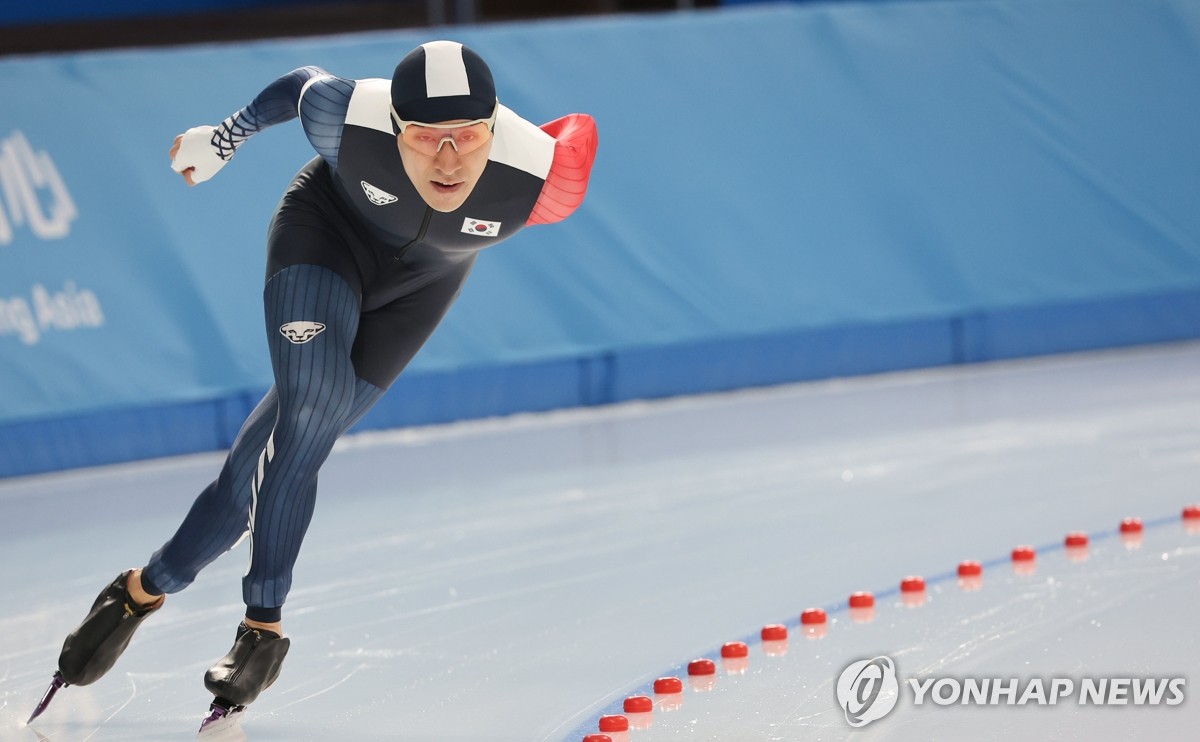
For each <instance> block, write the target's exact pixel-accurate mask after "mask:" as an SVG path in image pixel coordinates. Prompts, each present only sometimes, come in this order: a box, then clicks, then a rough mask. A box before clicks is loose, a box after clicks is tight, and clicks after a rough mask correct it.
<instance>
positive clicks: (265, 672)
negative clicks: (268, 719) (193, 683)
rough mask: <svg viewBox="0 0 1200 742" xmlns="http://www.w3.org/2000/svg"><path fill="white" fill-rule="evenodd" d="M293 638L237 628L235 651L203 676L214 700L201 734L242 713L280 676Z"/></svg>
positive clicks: (232, 650)
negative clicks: (227, 718)
mask: <svg viewBox="0 0 1200 742" xmlns="http://www.w3.org/2000/svg"><path fill="white" fill-rule="evenodd" d="M291 645H292V641H291V639H284V638H282V637H280V636H279V634H276V633H275V632H273V631H267V630H266V629H252V628H250V627H249V626H247V625H246V624H244V623H242V624H240V625H239V626H238V628H237V638H236V639H235V640H234V642H233V649H230V650H229V653H228V654H226V655H225V656H224V657H222V658H221V660H220V661H219V662H217V664H215V665H213V666H212V668H210V669H209V671H208V672H206V673H205V674H204V687H206V688H208V690H209V692H211V693H212V694H213V696H214V697H215V698H214V699H213V702H212V705H210V706H209V707H208V716H207V717H206V718H205V719H204V721H203V722H201V724H200V731H201V732H203V731H205V729H208V728H210V727H212V726H213V725H215V724H217V723H218V722H220V721H221V720H222V719H225V718H226V717H232V716H234V715H238V714H240V712H242V711H243V710H244V709H245V708H246V706H249V705H250V704H251V703H253V702H254V699H256V698H258V696H259V694H260V693H262V692H263V691H264V690H266V689H267V688H269V687H270V686H271V684H272V683H274V682H275V679H276V678H278V677H279V670H280V668H281V667H282V666H283V658H284V657H286V656H287V652H288V648H289V647H290V646H291Z"/></svg>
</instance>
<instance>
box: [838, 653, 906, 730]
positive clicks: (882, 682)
mask: <svg viewBox="0 0 1200 742" xmlns="http://www.w3.org/2000/svg"><path fill="white" fill-rule="evenodd" d="M899 697H900V684H899V683H898V682H897V681H896V663H894V662H892V658H891V657H875V658H873V659H869V660H859V661H858V662H852V663H850V666H849V667H847V668H846V669H845V670H842V674H841V677H839V678H838V683H837V699H838V706H840V707H841V708H842V711H844V712H845V713H846V721H847V723H849V724H850V726H852V727H864V726H866V725H867V724H870V723H871V722H873V721H875V720H876V719H882V718H883V717H885V716H887V715H888V713H890V712H891V710H892V709H893V708H895V707H896V701H897V699H899Z"/></svg>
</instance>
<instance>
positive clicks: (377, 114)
mask: <svg viewBox="0 0 1200 742" xmlns="http://www.w3.org/2000/svg"><path fill="white" fill-rule="evenodd" d="M391 103H392V81H391V80H381V79H379V78H370V79H367V80H355V81H354V93H353V94H352V95H351V96H350V106H349V108H348V109H347V110H346V123H347V124H349V125H350V126H361V127H363V128H366V129H375V130H376V131H382V132H383V133H384V134H391V133H392V114H391Z"/></svg>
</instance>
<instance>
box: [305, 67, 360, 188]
mask: <svg viewBox="0 0 1200 742" xmlns="http://www.w3.org/2000/svg"><path fill="white" fill-rule="evenodd" d="M353 93H354V80H346V79H344V78H341V77H334V76H333V75H324V76H322V77H318V78H316V79H314V80H312V81H311V82H310V83H308V85H307V86H306V87H305V88H304V92H303V93H302V94H301V96H300V123H301V125H303V126H304V133H305V134H306V135H307V136H308V141H309V143H311V144H312V146H313V149H315V150H316V151H317V154H319V155H321V156H322V157H324V158H325V161H326V162H328V163H329V166H330V167H332V168H334V169H335V170H336V169H337V160H338V148H339V147H340V146H341V144H342V126H343V124H345V123H346V111H347V110H349V108H350V96H351V95H352V94H353Z"/></svg>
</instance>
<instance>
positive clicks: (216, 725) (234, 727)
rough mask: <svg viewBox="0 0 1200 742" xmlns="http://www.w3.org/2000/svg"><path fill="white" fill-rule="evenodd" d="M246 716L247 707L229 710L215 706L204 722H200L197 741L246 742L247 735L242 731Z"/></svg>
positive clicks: (211, 708) (235, 707)
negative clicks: (243, 719)
mask: <svg viewBox="0 0 1200 742" xmlns="http://www.w3.org/2000/svg"><path fill="white" fill-rule="evenodd" d="M245 715H246V707H245V706H234V707H233V708H231V709H228V710H227V709H225V708H222V707H221V706H216V705H214V706H212V707H210V708H209V711H208V716H206V717H204V721H202V722H200V731H199V732H197V733H196V739H197V740H204V742H244V740H245V739H246V733H245V732H244V731H242V727H241V723H242V717H243V716H245Z"/></svg>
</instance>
